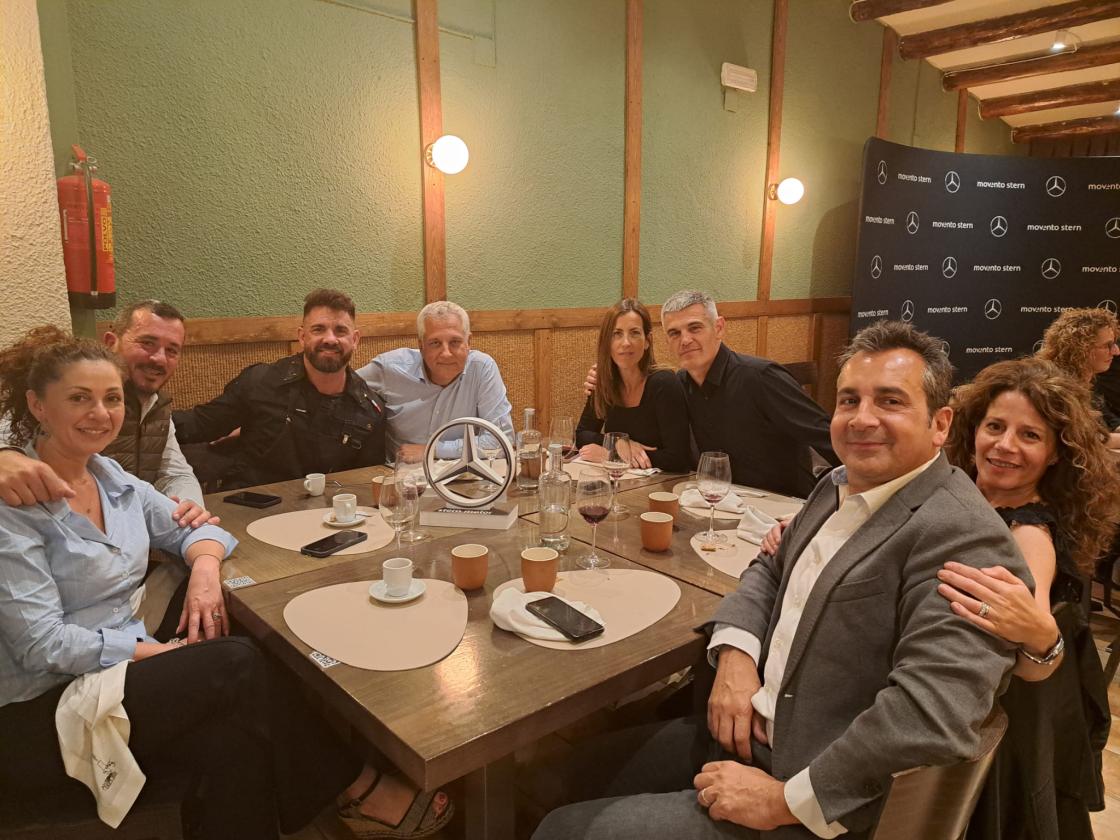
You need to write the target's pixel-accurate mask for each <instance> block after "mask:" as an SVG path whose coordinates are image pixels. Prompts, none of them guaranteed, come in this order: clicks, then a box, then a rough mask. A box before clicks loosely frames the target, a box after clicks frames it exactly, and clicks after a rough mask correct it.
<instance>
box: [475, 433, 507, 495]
mask: <svg viewBox="0 0 1120 840" xmlns="http://www.w3.org/2000/svg"><path fill="white" fill-rule="evenodd" d="M478 451H479V452H481V453H482V456H483V457H484V458H485V459H486V466H487V467H489V469H490V472H494V458H496V457H497V456H498V455H500V454H501V453H502V444H501V443H500V442H499V440H498V439H497V438H496V437H494V435H492V434H490V433H489V432H483V433H482V434H481V435H479V436H478ZM510 468H511V469H512V465H510ZM478 489H479V490H481V491H482V492H483V493H491V492H493V491H494V490H497V489H498V485H496V484H495V483H494V482H493V481H489V480H484V481H483V482H482V483H481V484H479V485H478Z"/></svg>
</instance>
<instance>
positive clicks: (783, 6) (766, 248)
mask: <svg viewBox="0 0 1120 840" xmlns="http://www.w3.org/2000/svg"><path fill="white" fill-rule="evenodd" d="M788 26H789V3H788V0H774V23H773V35H772V38H771V44H770V115H769V121H768V127H767V135H766V182H765V183H766V191H767V192H766V194H765V195H764V196H763V203H762V245H761V248H760V249H759V255H758V299H759V300H760V301H764V300H769V299H770V273H771V271H772V269H773V264H774V226H775V222H776V215H777V209H778V206H779V203H778V201H777V200H776V199H772V198H770V196H769V189H770V185H771V184H776V183H777V182H778V175H779V171H780V170H779V167H780V165H781V145H782V93H783V90H784V88H785V66H786V31H787V29H788ZM764 333H765V327H763V328H761V329H760V330H759V334H760V336H761V338H760V341H761V345H760V346H762V347H764V346H765V336H764ZM760 355H761V352H760Z"/></svg>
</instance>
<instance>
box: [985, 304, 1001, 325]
mask: <svg viewBox="0 0 1120 840" xmlns="http://www.w3.org/2000/svg"><path fill="white" fill-rule="evenodd" d="M1002 314H1003V304H1002V303H1000V302H999V301H998V300H996V299H995V298H990V299H989V300H988V301H987V303H985V304H984V317H985V318H987V319H988V320H989V321H994V320H995V319H996V318H998V317H999V316H1000V315H1002Z"/></svg>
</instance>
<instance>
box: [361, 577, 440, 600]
mask: <svg viewBox="0 0 1120 840" xmlns="http://www.w3.org/2000/svg"><path fill="white" fill-rule="evenodd" d="M427 588H428V586H427V584H425V583H424V581H422V580H420V578H413V579H412V585H411V586H409V588H408V592H406V593H405V594H404V595H390V594H389V593H388V592H386V591H385V581H383V580H375V581H374V582H373V583H372V584H370V587H369V597H371V598H373V599H374V600H375V601H380V602H381V603H383V604H406V603H408V602H409V601H413V600H415V599H416V598H419V597H420V596H421V595H423V594H424V590H425V589H427Z"/></svg>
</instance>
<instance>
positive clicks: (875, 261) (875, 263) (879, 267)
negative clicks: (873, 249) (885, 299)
mask: <svg viewBox="0 0 1120 840" xmlns="http://www.w3.org/2000/svg"><path fill="white" fill-rule="evenodd" d="M882 273H883V258H882V257H880V256H879V255H878V254H876V255H875V256H873V257H872V258H871V276H872V277H873V278H875V279H876V280H878V279H879V275H881V274H882Z"/></svg>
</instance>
